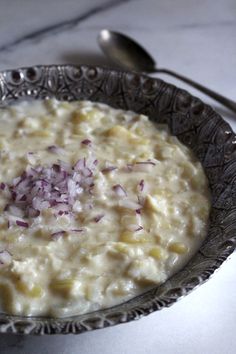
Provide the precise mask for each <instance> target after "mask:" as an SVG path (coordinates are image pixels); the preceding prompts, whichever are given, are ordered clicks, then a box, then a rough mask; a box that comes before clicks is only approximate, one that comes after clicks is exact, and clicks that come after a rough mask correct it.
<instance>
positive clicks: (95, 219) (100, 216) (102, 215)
mask: <svg viewBox="0 0 236 354" xmlns="http://www.w3.org/2000/svg"><path fill="white" fill-rule="evenodd" d="M104 216H105V215H104V214H100V215H97V216H95V217H94V218H93V220H94V222H96V223H98V222H99V221H100V220H102V218H104Z"/></svg>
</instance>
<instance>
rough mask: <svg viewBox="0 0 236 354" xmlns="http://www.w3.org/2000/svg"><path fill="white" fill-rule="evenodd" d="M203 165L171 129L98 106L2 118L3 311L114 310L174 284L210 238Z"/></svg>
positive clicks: (41, 106)
mask: <svg viewBox="0 0 236 354" xmlns="http://www.w3.org/2000/svg"><path fill="white" fill-rule="evenodd" d="M209 208H210V196H209V191H208V183H207V179H206V177H205V175H204V172H203V169H202V167H201V164H200V163H199V162H198V161H197V160H196V158H195V157H194V156H193V154H192V153H191V151H190V150H189V149H188V148H186V147H185V146H183V145H182V144H181V143H180V142H179V141H178V140H177V138H175V137H173V136H171V135H170V134H169V133H168V130H167V128H166V127H165V126H158V125H155V124H154V123H153V122H151V121H149V120H148V118H147V117H146V116H144V115H138V114H135V113H133V112H130V111H122V110H115V109H113V108H111V107H109V106H107V105H104V104H97V103H92V102H89V101H80V102H73V103H68V102H59V101H56V100H47V101H31V102H21V103H19V104H17V105H14V106H10V107H8V108H6V109H2V110H1V112H0V304H1V307H2V309H3V310H4V311H6V312H8V313H11V314H19V315H22V314H23V315H52V316H66V315H72V314H79V313H85V312H89V311H93V310H96V309H100V308H104V307H110V306H112V305H115V304H118V303H121V302H123V301H125V300H127V299H130V298H132V297H134V296H136V295H138V294H140V293H142V292H144V291H145V290H147V289H149V288H151V287H153V286H155V285H156V284H160V283H162V282H164V281H165V280H166V279H167V278H168V277H169V276H170V275H171V274H173V273H174V272H176V270H177V269H179V268H180V267H182V266H183V265H184V264H185V263H186V262H187V260H189V259H190V258H191V257H192V255H193V254H194V253H195V252H196V250H197V248H198V247H199V246H200V244H201V243H202V241H203V239H204V237H205V235H206V229H207V220H208V214H209Z"/></svg>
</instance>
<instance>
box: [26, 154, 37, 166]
mask: <svg viewBox="0 0 236 354" xmlns="http://www.w3.org/2000/svg"><path fill="white" fill-rule="evenodd" d="M26 156H27V160H28V162H29V163H30V164H32V165H34V164H35V163H36V158H35V156H34V153H33V152H28V153H27V155H26Z"/></svg>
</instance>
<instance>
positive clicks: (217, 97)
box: [155, 69, 236, 113]
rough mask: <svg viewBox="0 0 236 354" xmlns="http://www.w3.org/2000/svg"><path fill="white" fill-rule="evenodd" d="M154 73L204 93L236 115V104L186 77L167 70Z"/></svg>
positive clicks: (158, 70) (156, 70)
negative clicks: (169, 76)
mask: <svg viewBox="0 0 236 354" xmlns="http://www.w3.org/2000/svg"><path fill="white" fill-rule="evenodd" d="M155 72H156V73H163V74H168V75H171V76H173V77H175V78H177V79H179V80H181V81H183V82H185V83H187V84H189V85H191V86H192V87H194V88H196V89H198V90H199V91H202V92H203V93H205V94H206V95H208V96H210V97H212V98H214V99H215V100H216V101H218V102H220V103H221V104H223V105H224V106H226V107H228V108H229V109H230V110H231V111H233V112H234V113H236V102H234V101H232V100H230V99H228V98H226V97H224V96H222V95H220V94H219V93H217V92H214V91H212V90H210V89H208V88H207V87H205V86H203V85H201V84H199V83H197V82H195V81H193V80H191V79H188V78H187V77H185V76H183V75H179V74H177V73H175V72H174V71H171V70H167V69H155Z"/></svg>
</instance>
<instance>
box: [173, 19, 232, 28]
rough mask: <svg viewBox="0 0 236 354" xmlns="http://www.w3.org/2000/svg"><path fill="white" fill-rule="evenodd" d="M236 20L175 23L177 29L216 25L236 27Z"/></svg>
mask: <svg viewBox="0 0 236 354" xmlns="http://www.w3.org/2000/svg"><path fill="white" fill-rule="evenodd" d="M235 26H236V21H230V20H229V21H227V20H226V21H216V22H209V23H203V22H193V23H184V24H180V25H175V26H174V28H175V29H183V30H186V29H205V28H215V27H235Z"/></svg>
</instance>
